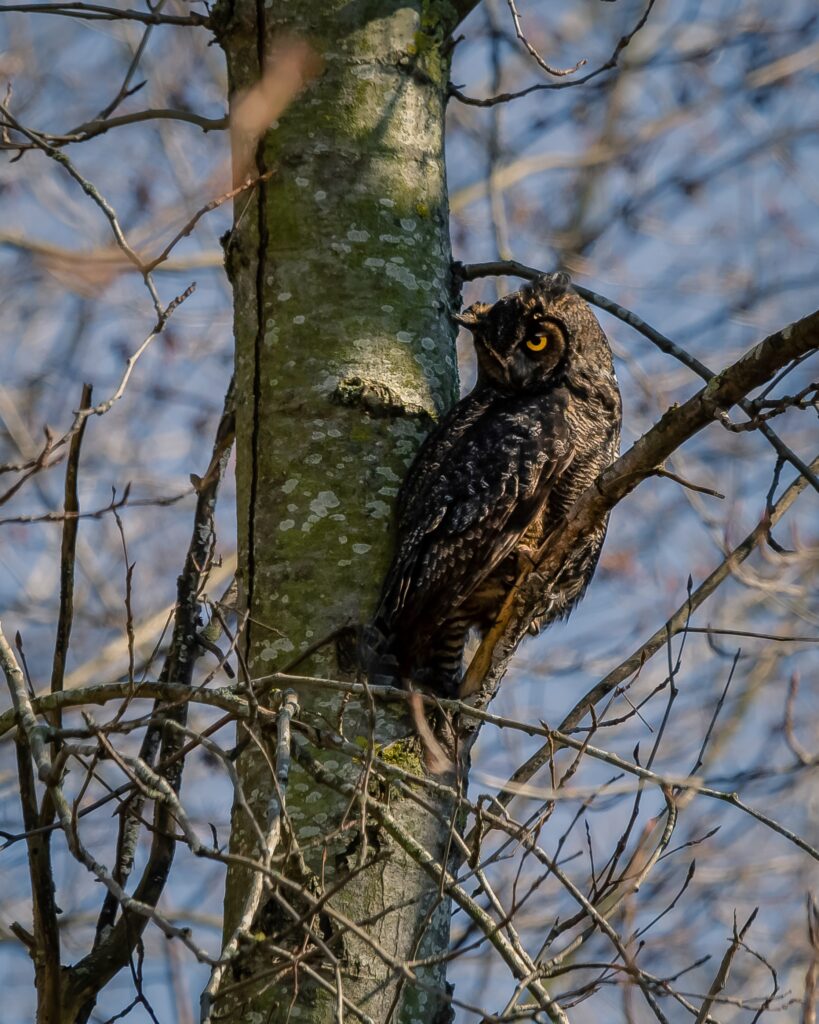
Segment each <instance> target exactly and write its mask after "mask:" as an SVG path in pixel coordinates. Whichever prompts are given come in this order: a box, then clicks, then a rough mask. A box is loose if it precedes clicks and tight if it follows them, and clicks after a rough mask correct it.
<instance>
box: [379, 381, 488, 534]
mask: <svg viewBox="0 0 819 1024" xmlns="http://www.w3.org/2000/svg"><path fill="white" fill-rule="evenodd" d="M491 400H492V395H491V393H490V392H489V391H488V390H487V389H483V390H476V391H472V392H471V393H470V394H468V395H466V396H465V397H464V398H462V399H461V400H460V401H459V402H458V403H457V404H456V405H454V406H453V407H452V408H451V409H450V410H449V412H447V413H445V414H444V416H443V417H442V418H441V420H440V421H439V422H438V424H437V425H436V427H435V429H434V430H432V431H431V432H430V433H429V434H427V436H426V438H425V439H424V441H423V443H422V445H421V447H420V448H419V449H418V451H417V453H416V455H415V458H414V459H413V462H412V465H411V466H410V467H409V469H408V470H407V475H406V476H405V477H404V480H403V481H402V484H401V489H400V491H399V492H398V500H397V503H396V518H397V522H398V533H399V536H403V535H404V534H405V532H407V531H410V530H412V528H413V527H414V526H416V525H417V524H418V522H419V520H420V519H421V518H422V517H423V508H424V504H425V502H426V500H427V494H428V491H429V490H430V488H431V487H432V486H433V485H434V483H435V481H436V480H437V479H438V478H439V477H440V475H441V469H442V466H443V464H444V462H445V461H446V458H447V456H448V455H449V453H450V452H451V451H452V448H453V446H454V445H457V444H459V443H460V442H461V441H462V439H463V438H464V435H465V434H466V433H467V432H468V431H469V430H470V429H471V428H472V427H473V426H474V425H475V423H476V422H477V421H478V420H479V419H480V417H482V416H483V415H484V414H485V413H486V410H487V407H488V406H489V405H490V403H491Z"/></svg>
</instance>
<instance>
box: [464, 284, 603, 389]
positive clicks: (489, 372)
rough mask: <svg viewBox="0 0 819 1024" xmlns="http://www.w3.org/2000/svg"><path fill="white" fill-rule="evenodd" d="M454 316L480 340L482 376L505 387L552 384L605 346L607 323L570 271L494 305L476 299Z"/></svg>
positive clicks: (546, 386)
mask: <svg viewBox="0 0 819 1024" xmlns="http://www.w3.org/2000/svg"><path fill="white" fill-rule="evenodd" d="M455 320H456V321H457V322H458V323H459V324H462V325H463V326H464V327H467V328H468V329H469V330H470V331H471V332H472V335H473V337H474V340H475V351H476V352H477V355H478V381H479V383H484V384H490V383H491V384H493V385H495V386H496V387H500V388H502V389H503V390H508V391H527V392H532V393H536V392H538V391H544V390H548V389H549V388H551V387H552V386H554V384H555V383H557V382H558V381H559V380H560V379H561V378H562V377H563V376H564V375H565V374H567V373H570V372H571V371H572V370H573V369H576V368H578V367H579V366H580V364H582V363H583V362H585V361H587V360H594V361H595V362H598V361H599V359H600V355H601V348H602V349H603V350H604V354H605V357H607V358H608V359H609V360H610V358H611V357H610V355H609V353H608V344H607V342H606V338H605V335H604V334H603V331H602V328H601V327H600V325H599V324H598V322H597V319H596V318H595V316H594V314H593V313H592V311H591V309H590V308H589V306H588V304H587V303H586V302H584V301H583V299H581V298H580V296H578V295H576V294H575V292H574V291H573V290H572V286H571V278H570V277H569V275H568V274H562V273H560V274H543V275H542V276H541V277H539V278H537V279H536V280H534V281H531V282H528V283H527V284H526V285H524V286H523V287H522V288H521V289H520V290H519V291H516V292H512V293H511V294H509V295H504V296H503V298H501V299H498V301H497V302H495V303H493V304H492V305H488V304H486V303H483V302H477V303H475V304H474V305H473V306H470V307H469V308H468V309H465V310H464V311H463V313H461V314H460V315H459V316H456V317H455Z"/></svg>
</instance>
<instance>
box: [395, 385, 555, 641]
mask: <svg viewBox="0 0 819 1024" xmlns="http://www.w3.org/2000/svg"><path fill="white" fill-rule="evenodd" d="M566 397H567V396H565V395H564V394H563V393H562V392H561V391H556V392H554V393H553V395H552V396H551V400H550V402H549V403H548V405H546V406H545V407H544V404H543V403H542V400H539V401H535V400H532V401H531V402H528V403H527V402H525V401H521V400H520V399H517V400H504V399H496V400H495V401H493V402H492V404H491V405H489V406H488V407H486V408H485V410H484V412H483V414H482V415H480V416H478V417H477V418H471V422H470V423H469V424H468V426H467V427H466V428H465V429H462V430H459V429H457V427H458V426H459V424H454V425H453V426H454V427H455V428H456V429H454V430H452V431H451V432H450V436H449V441H448V442H447V443H446V444H445V443H444V439H441V440H440V442H439V443H438V444H437V445H433V449H432V450H433V451H434V453H435V455H436V458H435V460H434V463H435V464H434V465H432V466H431V467H430V468H429V469H425V468H424V467H423V466H421V467H419V468H418V469H417V470H416V473H415V485H416V486H415V489H414V492H413V493H412V494H409V495H408V496H407V498H406V500H405V503H404V505H403V507H402V509H401V513H402V514H401V516H400V521H399V544H398V551H397V553H396V556H395V560H394V561H393V564H392V567H391V569H390V572H389V574H388V576H387V580H386V582H385V587H384V592H383V597H382V601H381V606H380V609H379V613H378V619H379V620H380V622H381V623H382V624H383V628H385V631H386V632H387V633H390V632H392V631H393V629H394V627H395V624H396V623H397V622H398V620H400V627H401V631H402V633H404V632H405V631H412V630H416V631H417V632H418V633H419V634H423V636H422V635H419V636H417V637H416V639H417V640H421V641H422V640H423V637H424V636H428V635H431V634H432V633H433V632H434V631H435V629H436V628H437V627H438V626H439V625H440V624H441V623H442V622H443V621H444V620H445V619H446V618H447V617H448V616H450V615H451V614H452V611H453V610H454V609H455V608H457V607H458V605H459V604H461V603H462V602H463V601H465V600H466V599H467V598H468V597H469V595H470V594H471V593H472V592H473V591H474V590H475V589H476V588H477V587H478V586H479V585H480V584H481V583H482V582H483V580H484V579H485V578H486V577H487V576H488V575H489V573H491V572H492V570H493V569H494V568H495V567H496V566H497V565H498V564H499V563H500V562H501V561H502V560H503V559H504V558H505V557H506V555H507V554H509V552H510V551H511V550H512V549H513V548H514V546H515V544H516V543H517V541H518V540H519V538H520V537H521V535H522V534H523V533H524V532H525V531H526V529H527V527H528V526H529V524H530V523H531V522H532V520H533V519H534V518H535V516H537V514H538V513H539V511H540V509H541V508H542V506H543V504H544V502H545V501H546V498H547V497H548V494H549V490H550V488H551V486H552V483H553V481H554V479H555V478H556V477H558V476H559V475H560V474H561V473H562V471H563V469H565V467H566V466H567V465H568V464H569V462H571V459H572V457H573V455H574V450H573V446H572V443H571V440H570V431H569V429H568V421H567V416H566ZM423 457H424V453H423V452H422V453H421V455H420V456H419V461H421V462H423V461H424V458H423ZM419 481H423V482H424V486H418V482H419Z"/></svg>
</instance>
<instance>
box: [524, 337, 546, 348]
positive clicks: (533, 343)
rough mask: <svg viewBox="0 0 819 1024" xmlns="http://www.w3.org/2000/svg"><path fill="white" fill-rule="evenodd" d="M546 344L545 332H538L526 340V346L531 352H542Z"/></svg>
mask: <svg viewBox="0 0 819 1024" xmlns="http://www.w3.org/2000/svg"><path fill="white" fill-rule="evenodd" d="M548 344H549V339H548V337H547V336H546V335H545V334H539V335H538V336H537V337H536V338H532V339H530V340H529V341H527V342H526V347H527V348H528V349H530V350H531V351H532V352H542V351H543V350H544V348H546V346H547V345H548Z"/></svg>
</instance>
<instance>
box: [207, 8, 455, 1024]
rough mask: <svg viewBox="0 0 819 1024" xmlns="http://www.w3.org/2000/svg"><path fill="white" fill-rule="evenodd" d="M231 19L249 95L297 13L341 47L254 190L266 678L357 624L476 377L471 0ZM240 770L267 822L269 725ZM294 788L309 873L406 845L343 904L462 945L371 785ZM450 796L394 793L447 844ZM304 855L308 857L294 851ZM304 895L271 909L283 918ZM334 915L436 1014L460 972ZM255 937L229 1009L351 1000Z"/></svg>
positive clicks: (236, 74)
mask: <svg viewBox="0 0 819 1024" xmlns="http://www.w3.org/2000/svg"><path fill="white" fill-rule="evenodd" d="M216 21H217V23H218V26H219V37H220V42H221V44H222V46H223V47H224V49H225V52H226V54H227V57H228V66H229V74H230V87H231V92H232V93H233V94H236V93H237V92H239V91H241V90H245V89H248V88H251V87H252V86H253V85H254V84H255V83H256V82H257V81H258V79H259V77H260V68H261V65H262V63H263V61H264V59H265V58H264V53H271V52H273V51H274V49H275V47H276V46H277V45H278V46H279V47H281V46H282V45H284V46H285V47H286V46H287V43H286V42H283V40H284V39H285V38H286V37H285V36H284V33H289V34H296V35H298V36H300V37H301V38H302V39H304V40H307V41H308V42H309V44H310V46H311V47H312V48H313V50H314V51H315V52H316V53H317V54H318V56H319V57H320V59H321V64H322V70H321V71H320V73H319V74H318V75H317V77H316V78H315V79H314V80H313V82H312V83H311V84H310V85H308V87H307V88H306V89H305V91H304V92H303V94H302V95H301V96H300V97H299V98H298V100H296V101H295V102H294V103H293V104H292V105H291V106H290V107H289V109H287V111H286V112H285V113H284V114H283V115H282V116H281V117H280V118H279V120H278V121H277V122H274V124H273V125H272V126H271V128H270V130H269V131H268V132H267V133H266V134H265V135H264V137H263V138H262V140H261V141H260V144H259V146H258V150H257V154H256V164H257V167H256V170H257V172H258V173H264V172H266V171H268V170H271V169H273V170H274V173H273V175H272V176H271V177H270V178H269V179H268V180H267V181H266V182H265V183H264V184H262V185H260V186H258V187H257V188H256V189H255V191H254V192H253V194H252V195H251V196H250V197H249V198H244V197H243V200H242V202H241V204H240V205H239V206H237V210H236V224H235V228H234V231H233V233H232V235H231V237H230V239H229V242H228V247H227V249H228V251H227V257H228V259H227V262H228V270H229V274H230V277H231V281H232V284H233V288H234V297H235V335H236V371H237V394H238V396H239V397H238V403H237V406H238V411H237V475H238V523H239V544H240V554H239V566H240V573H239V575H240V585H241V591H242V594H243V601H244V606H245V608H246V610H247V612H248V614H249V625H248V628H247V645H246V657H247V661H248V665H249V668H250V671H251V674H259V675H260V674H264V673H268V672H270V671H272V670H275V669H277V668H281V667H282V666H284V665H285V664H286V663H287V662H289V661H290V660H291V659H292V658H293V657H294V656H295V655H297V654H298V652H299V651H301V650H304V649H305V648H306V647H307V646H308V645H310V644H311V643H313V642H314V641H315V640H316V639H317V638H319V637H322V636H324V635H325V634H327V633H329V632H330V631H332V630H334V629H336V628H337V627H339V626H342V625H345V624H355V623H359V622H363V621H365V620H366V618H367V617H368V615H369V614H370V612H371V610H372V607H373V603H374V601H375V599H376V597H377V593H378V587H379V581H380V579H381V577H382V575H383V572H384V569H385V568H386V565H387V563H388V560H389V557H390V553H391V531H390V521H391V512H392V506H393V500H394V498H395V495H396V493H397V490H398V486H399V484H400V481H401V479H402V478H403V475H404V473H405V471H406V467H407V466H408V464H409V463H410V461H411V460H412V457H413V455H414V452H415V450H416V449H417V446H418V444H419V443H420V441H421V439H422V438H423V436H424V434H425V433H426V432H427V430H428V429H429V426H430V424H431V422H432V421H433V418H434V417H436V416H438V415H439V414H440V413H441V412H442V411H443V410H444V409H445V408H446V407H447V406H448V405H449V404H450V403H451V402H452V400H453V399H454V397H455V395H456V391H457V372H456V364H455V356H454V343H453V342H454V331H453V327H452V323H451V320H450V312H451V303H452V281H451V276H450V262H451V260H450V245H449V235H448V208H447V196H446V183H445V176H444V157H443V113H444V105H445V98H446V97H445V88H446V81H447V76H448V66H447V56H446V53H445V49H446V39H447V37H448V33H449V28H450V24H451V23H453V21H454V14H453V13H452V10H451V8H450V7H449V5H448V4H446V3H440V2H421V0H418V2H416V3H400V4H399V3H397V2H393V3H388V2H383V0H380V2H376V0H369V2H365V0H360V2H355V0H353V2H351V3H347V2H340V0H319V2H315V3H310V4H293V3H289V2H285V0H269V2H264V0H258V2H256V0H253V2H249V0H234V2H232V3H231V2H223V3H222V4H221V6H220V7H219V9H218V11H217V15H216ZM332 655H333V651H332V649H325V650H324V651H322V652H320V653H319V654H318V655H316V656H315V657H314V658H313V659H312V660H311V662H310V671H311V672H313V673H314V674H315V673H326V674H328V675H329V674H332V675H336V674H338V671H339V669H338V666H337V665H336V664H335V662H334V658H333V656H332ZM300 700H301V703H302V709H303V711H302V715H303V718H304V719H305V720H306V721H308V722H312V723H314V724H315V725H317V726H319V727H324V728H326V727H327V724H328V723H330V724H331V725H332V727H333V728H336V729H337V728H339V725H340V724H341V725H342V726H343V729H344V732H345V734H346V735H347V736H349V737H356V736H366V735H368V734H369V732H370V730H371V720H370V711H369V709H368V708H366V707H361V706H359V705H357V704H356V703H355V702H351V703H349V704H347V705H346V706H345V708H344V710H343V711H342V708H341V702H340V699H339V697H338V696H337V695H334V694H333V695H331V694H327V693H324V694H321V693H317V692H316V691H315V690H312V691H308V690H305V691H304V692H303V693H302V694H300ZM410 732H411V726H410V724H409V722H408V721H407V720H406V718H405V717H403V716H402V714H401V710H400V708H395V707H386V706H385V707H379V708H378V709H377V714H376V721H375V735H374V742H376V743H377V744H379V745H385V744H389V743H390V742H392V741H393V740H395V739H396V738H399V737H401V736H405V735H407V734H409V733H410ZM314 754H315V756H316V758H318V759H319V760H320V761H321V762H322V763H323V765H324V767H325V768H327V769H330V770H331V771H333V772H334V773H336V774H337V776H338V778H339V779H340V780H348V781H349V780H353V781H355V780H356V779H357V778H358V775H359V773H360V771H361V766H360V765H359V764H353V763H352V762H350V761H348V760H347V759H345V758H344V757H343V756H342V755H340V754H337V753H330V752H327V751H322V750H316V751H314ZM417 767H418V765H417V764H416V765H415V768H416V769H417ZM240 771H241V776H242V780H243V785H244V787H245V791H246V793H247V795H248V797H249V799H250V803H251V806H252V807H253V808H254V812H255V813H256V814H257V815H258V816H259V817H260V818H261V819H262V820H263V819H264V815H265V810H266V807H267V802H268V799H269V797H270V794H271V792H272V779H271V776H270V770H269V765H268V763H267V761H266V760H265V758H264V757H262V756H261V755H260V754H259V752H258V750H256V749H254V748H253V747H252V745H251V747H250V748H249V749H248V750H247V751H246V752H245V754H243V756H242V757H241V759H240ZM287 808H288V814H289V817H290V820H291V821H292V824H293V829H294V833H295V838H296V839H297V841H298V844H299V846H300V850H301V854H302V858H303V860H302V871H303V868H304V867H305V866H306V868H307V870H308V877H307V878H306V879H305V878H304V877H301V876H300V880H301V881H303V882H304V884H305V885H306V886H307V887H308V889H309V888H310V887H311V886H312V887H313V889H314V891H315V892H317V891H318V890H319V889H320V887H321V886H322V885H323V886H325V887H328V886H330V885H332V884H334V882H336V881H339V880H342V879H343V878H345V877H346V875H347V874H348V873H349V872H350V870H351V868H352V866H354V865H357V864H358V862H359V860H360V858H361V857H362V856H366V854H364V853H362V851H363V849H364V844H365V842H366V844H367V850H368V851H369V852H372V851H373V850H380V852H382V853H383V855H384V857H383V859H381V860H380V861H379V863H378V865H377V867H375V868H373V869H370V870H365V871H362V872H359V873H357V874H355V876H354V877H353V878H352V880H351V881H350V882H349V883H348V884H347V885H345V886H344V888H343V889H342V890H341V891H340V892H339V894H338V895H337V896H336V897H334V900H333V903H334V905H336V906H337V907H338V909H339V910H340V911H342V912H343V913H344V914H346V915H347V916H348V917H351V918H352V919H354V920H364V919H370V918H372V917H373V916H374V915H376V916H377V920H376V921H375V922H374V923H371V924H368V925H367V928H368V931H369V932H370V933H371V935H372V938H373V940H374V941H375V942H376V943H377V944H378V945H380V946H381V948H382V949H383V950H384V951H385V952H387V953H388V954H389V956H390V957H394V958H395V959H397V960H404V959H406V958H409V957H412V956H419V955H424V953H422V952H420V951H422V950H423V951H425V955H430V954H431V953H433V952H435V951H442V950H443V949H445V947H446V942H447V937H448V931H449V928H448V915H449V910H448V905H447V904H446V902H443V903H439V902H438V897H437V885H435V884H434V883H433V882H431V880H430V879H429V877H428V876H427V875H425V874H424V873H423V872H422V871H421V870H420V869H419V868H418V867H417V866H416V865H414V864H413V863H412V862H411V861H410V860H409V859H408V857H407V856H406V854H404V853H403V852H402V851H401V850H400V849H398V848H397V847H392V846H390V844H389V843H388V841H387V839H386V837H384V836H380V835H378V834H377V832H376V831H373V833H372V834H370V830H369V829H368V830H367V835H366V836H363V835H362V834H361V831H360V827H359V826H360V821H359V819H360V814H359V812H357V811H353V812H350V811H349V798H347V797H344V796H341V795H340V794H339V793H338V792H336V791H335V790H333V789H332V788H331V787H327V786H320V785H318V784H317V783H316V782H315V781H314V780H313V778H312V777H311V776H310V775H309V774H308V773H306V772H305V771H303V770H302V769H300V768H298V767H294V769H293V773H292V775H291V781H290V785H289V788H288V793H287ZM438 812H439V813H438V814H437V815H436V814H430V813H429V812H427V811H424V810H423V809H422V808H419V806H418V805H417V804H414V803H412V802H409V801H396V802H395V804H394V805H393V813H394V814H396V815H398V816H399V820H401V822H402V824H404V825H405V827H406V828H407V829H408V830H409V831H411V832H412V834H413V835H415V837H416V838H419V839H422V840H423V841H424V842H425V843H426V845H427V846H428V848H429V849H430V851H431V852H433V854H434V855H435V856H436V859H438V858H439V857H440V856H442V855H443V851H444V849H445V845H446V840H447V836H448V833H449V816H450V813H451V812H450V809H449V808H448V807H447V806H445V805H444V804H441V805H440V806H439V807H438ZM345 815H346V817H345ZM334 830H336V834H335V835H334V838H333V839H332V840H331V841H330V842H325V836H326V835H327V834H328V833H329V832H331V831H334ZM255 841H256V840H255V833H254V831H253V829H252V827H251V826H250V823H249V822H248V821H247V820H245V819H244V815H243V814H242V813H238V812H234V827H233V835H232V842H231V847H232V849H233V850H234V851H235V852H239V853H243V854H246V855H251V856H253V855H255V853H256V849H255ZM285 867H286V869H287V870H288V871H290V872H293V871H295V870H296V869H295V868H294V867H293V862H292V861H289V862H288V863H287V865H285ZM294 877H296V875H294ZM246 880H247V879H246V875H245V874H244V872H243V871H242V870H235V869H232V870H231V871H230V872H229V876H228V890H227V897H226V904H225V919H226V920H225V928H226V932H230V930H231V929H232V928H233V927H234V925H235V922H236V920H237V919H238V916H239V914H240V912H241V907H242V902H243V896H244V892H245V887H246ZM408 897H409V898H408ZM393 904H396V905H397V906H396V907H395V908H394V909H392V910H390V911H388V910H387V908H389V907H390V906H391V905H393ZM281 913H282V910H281V907H280V906H279V907H278V908H275V907H273V905H271V909H270V910H269V912H268V918H269V919H268V927H269V928H270V929H271V930H272V928H273V925H272V924H271V922H273V921H278V922H279V923H281V921H280V919H281ZM271 915H272V916H271ZM261 923H262V924H264V920H263V919H262V922H261ZM312 924H313V926H314V927H316V928H321V929H324V932H325V934H324V938H325V940H326V941H328V942H329V943H330V944H331V947H332V950H333V953H334V954H335V955H336V956H337V957H338V958H339V960H340V961H341V968H342V977H343V985H344V993H345V996H346V997H347V998H349V999H351V1000H352V1001H353V1002H354V1003H356V1004H357V1005H359V1006H360V1007H361V1009H362V1010H364V1012H366V1013H367V1014H368V1015H369V1016H371V1017H372V1018H373V1019H374V1020H380V1019H385V1018H386V1016H387V1014H388V1012H389V1008H390V1006H391V1005H392V1004H393V1002H394V1001H395V1000H398V1003H399V1012H398V1013H397V1014H396V1015H395V1016H394V1017H393V1018H392V1019H393V1020H394V1021H400V1020H405V1021H411V1020H419V1021H420V1020H424V1021H428V1020H431V1019H433V1017H434V1016H435V1014H436V1013H437V1012H438V1009H439V1006H440V1005H441V1003H442V1000H441V994H442V992H443V991H444V981H443V976H442V971H441V970H440V969H437V968H436V969H430V970H427V971H426V972H422V975H423V982H424V984H423V985H420V986H413V985H412V984H402V983H400V982H399V981H398V979H397V978H396V977H395V975H394V972H392V971H391V970H390V969H389V968H388V967H387V965H386V964H385V962H384V959H383V958H380V957H379V956H378V955H377V954H376V953H375V952H374V951H373V949H372V946H371V945H370V944H368V943H366V942H364V941H362V940H361V939H360V938H357V937H356V936H354V935H352V934H350V933H347V934H345V935H341V934H340V931H341V930H340V929H339V928H338V926H337V923H335V924H334V923H333V921H332V920H331V919H330V918H324V919H322V921H319V920H318V918H317V919H316V920H314V921H313V922H312ZM263 930H264V929H263ZM257 931H258V930H257V929H254V932H257ZM255 938H256V941H254V942H253V943H251V944H249V946H248V947H246V950H245V953H244V954H243V956H242V957H241V958H240V960H239V962H238V963H237V969H236V971H235V972H234V973H233V975H232V976H231V975H230V974H229V975H228V977H227V978H226V985H228V986H229V985H230V984H231V983H232V982H233V981H237V980H247V981H248V982H249V983H248V984H247V985H245V986H243V987H242V988H241V989H240V990H237V991H236V992H234V993H233V994H227V993H226V995H225V997H224V998H223V999H222V1000H221V1001H220V1003H219V1004H217V1005H218V1006H219V1013H218V1016H219V1018H220V1019H224V1020H236V1021H239V1020H241V1021H243V1022H252V1021H254V1020H258V1021H262V1020H265V1021H279V1020H281V1021H284V1020H285V1019H289V1020H292V1021H323V1020H328V1021H329V1020H334V1019H335V1013H336V1005H335V999H334V998H333V997H331V996H330V994H329V993H328V992H326V991H323V990H322V989H321V987H320V986H318V985H317V984H316V983H314V982H311V980H310V979H309V978H308V977H307V976H305V975H304V973H302V974H301V975H300V976H299V979H298V996H297V998H296V1000H295V1003H294V1004H292V1001H293V997H294V994H295V991H296V989H295V987H294V976H293V972H289V973H287V974H286V975H285V976H284V977H283V978H282V979H281V981H279V982H277V983H275V984H272V985H271V984H270V982H271V977H270V970H269V967H270V963H271V954H270V952H269V950H267V948H266V946H265V943H264V942H259V941H258V934H256V936H255ZM303 939H304V933H303V931H298V930H297V932H296V934H295V935H291V936H290V939H289V942H290V944H291V945H292V947H293V948H294V949H295V948H297V947H298V946H300V944H301V943H302V941H303ZM312 966H316V965H315V963H313V964H312ZM329 976H330V977H332V974H330V975H329ZM428 986H431V988H429V987H428ZM291 1004H292V1005H291Z"/></svg>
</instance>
